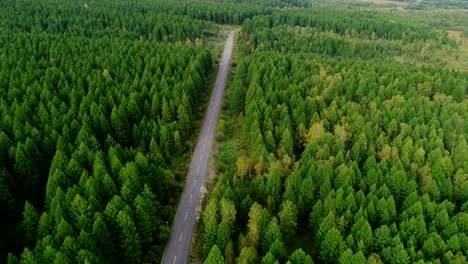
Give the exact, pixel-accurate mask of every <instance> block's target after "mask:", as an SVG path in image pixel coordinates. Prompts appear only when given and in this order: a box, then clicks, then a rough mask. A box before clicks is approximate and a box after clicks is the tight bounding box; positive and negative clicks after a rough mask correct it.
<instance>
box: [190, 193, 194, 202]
mask: <svg viewBox="0 0 468 264" xmlns="http://www.w3.org/2000/svg"><path fill="white" fill-rule="evenodd" d="M192 196H193V193H192V194H190V200H189V202H190V203H191V202H192Z"/></svg>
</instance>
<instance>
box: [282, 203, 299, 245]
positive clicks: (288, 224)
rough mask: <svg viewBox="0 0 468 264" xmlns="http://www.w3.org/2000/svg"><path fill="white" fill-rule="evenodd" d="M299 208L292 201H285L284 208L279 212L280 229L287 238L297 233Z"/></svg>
mask: <svg viewBox="0 0 468 264" xmlns="http://www.w3.org/2000/svg"><path fill="white" fill-rule="evenodd" d="M297 215H298V210H297V208H296V205H295V204H293V202H291V201H285V202H283V205H282V209H281V211H280V212H279V213H278V216H279V219H280V230H281V232H282V233H283V234H284V236H285V238H286V239H291V238H293V237H294V234H295V233H296V226H297Z"/></svg>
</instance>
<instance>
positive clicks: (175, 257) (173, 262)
mask: <svg viewBox="0 0 468 264" xmlns="http://www.w3.org/2000/svg"><path fill="white" fill-rule="evenodd" d="M176 259H177V256H174V260H173V261H172V264H175V261H176Z"/></svg>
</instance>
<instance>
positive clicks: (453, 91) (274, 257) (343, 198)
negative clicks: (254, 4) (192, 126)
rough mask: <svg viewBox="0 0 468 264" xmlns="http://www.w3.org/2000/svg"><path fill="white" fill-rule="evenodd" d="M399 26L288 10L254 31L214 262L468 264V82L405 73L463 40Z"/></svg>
mask: <svg viewBox="0 0 468 264" xmlns="http://www.w3.org/2000/svg"><path fill="white" fill-rule="evenodd" d="M317 13H321V14H324V16H323V18H322V17H321V16H320V14H317ZM309 14H311V15H310V16H309ZM312 14H313V15H312ZM325 14H330V15H329V16H327V15H325ZM359 15H361V19H353V18H356V17H358V16H359ZM367 18H368V19H367ZM388 19H389V18H388V17H387V15H383V14H379V13H374V14H368V15H365V13H359V12H355V11H343V10H338V9H337V10H325V11H324V10H320V12H319V11H315V13H314V11H312V10H311V11H310V13H309V12H306V11H294V10H288V11H287V12H282V13H279V14H278V13H273V14H272V15H267V16H260V17H255V18H254V19H252V20H250V19H248V20H246V21H245V22H244V24H243V27H242V30H241V32H240V34H239V38H240V40H239V47H238V52H239V55H238V56H239V59H238V61H237V62H236V65H235V72H234V76H233V79H232V81H231V84H230V87H229V90H228V97H227V103H226V105H227V108H226V109H225V115H224V118H222V119H221V120H220V124H219V127H218V132H217V138H218V140H219V141H220V142H221V143H220V146H219V149H218V152H219V154H218V158H217V160H218V172H219V175H218V181H217V183H216V184H215V186H214V188H213V190H212V192H211V194H210V197H209V199H208V200H207V202H206V205H205V209H204V212H203V215H202V223H201V226H202V227H203V229H202V230H203V231H202V232H203V234H202V242H201V245H200V254H201V255H202V258H203V259H205V263H223V262H226V263H263V264H267V263H286V262H288V263H314V262H316V263H466V261H467V256H468V225H467V224H468V158H467V157H468V145H467V139H468V121H467V117H468V116H467V113H468V112H467V111H468V102H467V99H466V93H467V87H468V73H467V72H464V71H457V70H449V69H447V68H445V67H440V66H436V67H434V66H417V65H414V64H401V63H396V62H395V60H394V56H402V55H403V56H412V55H411V54H417V53H419V52H421V49H423V47H424V46H426V47H427V45H435V46H438V47H439V48H440V47H444V46H447V47H454V48H457V43H455V42H454V41H452V40H450V39H449V38H447V35H446V34H444V33H441V32H439V31H437V30H435V29H432V28H430V27H428V26H427V24H426V25H424V24H420V23H417V22H416V21H413V22H412V23H411V22H410V20H408V18H404V17H401V18H398V19H394V24H388ZM353 21H354V22H353ZM361 22H362V23H361ZM385 22H387V27H385V28H382V27H380V25H381V24H385ZM375 29H379V30H375ZM415 58H416V56H415ZM422 61H423V60H419V59H417V60H415V62H418V63H421V62H422ZM238 124H241V126H240V127H239V126H238ZM232 164H234V165H232Z"/></svg>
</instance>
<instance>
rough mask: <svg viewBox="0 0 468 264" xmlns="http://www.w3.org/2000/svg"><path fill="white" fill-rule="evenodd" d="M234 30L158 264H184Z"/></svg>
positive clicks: (224, 53) (218, 108) (216, 119)
mask: <svg viewBox="0 0 468 264" xmlns="http://www.w3.org/2000/svg"><path fill="white" fill-rule="evenodd" d="M233 42H234V31H232V32H230V33H229V35H228V39H227V41H226V45H225V46H224V52H223V58H222V61H221V65H220V67H219V72H218V76H217V77H216V82H215V87H214V89H213V93H212V94H211V98H210V103H209V105H208V110H207V112H206V115H205V119H204V120H203V126H202V129H201V131H200V136H199V137H198V143H197V146H196V148H195V152H194V153H193V156H192V162H191V163H190V168H189V172H188V175H187V179H186V182H185V188H184V192H183V193H182V197H181V200H180V202H179V208H177V213H176V216H175V219H174V224H173V226H172V234H171V238H170V240H169V243H168V244H167V247H166V251H165V253H164V256H163V259H162V263H164V264H176V263H177V264H179V263H180V264H185V263H187V257H188V253H189V248H190V241H191V239H192V232H193V226H194V224H195V217H196V215H197V210H198V209H199V207H200V198H201V191H202V187H203V185H204V182H205V172H206V167H207V165H208V158H209V156H210V150H211V145H212V141H213V136H214V132H215V129H216V124H217V122H218V116H219V111H220V107H221V100H222V97H223V92H224V84H225V82H226V76H227V73H228V69H229V64H230V61H231V55H232V47H233Z"/></svg>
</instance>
